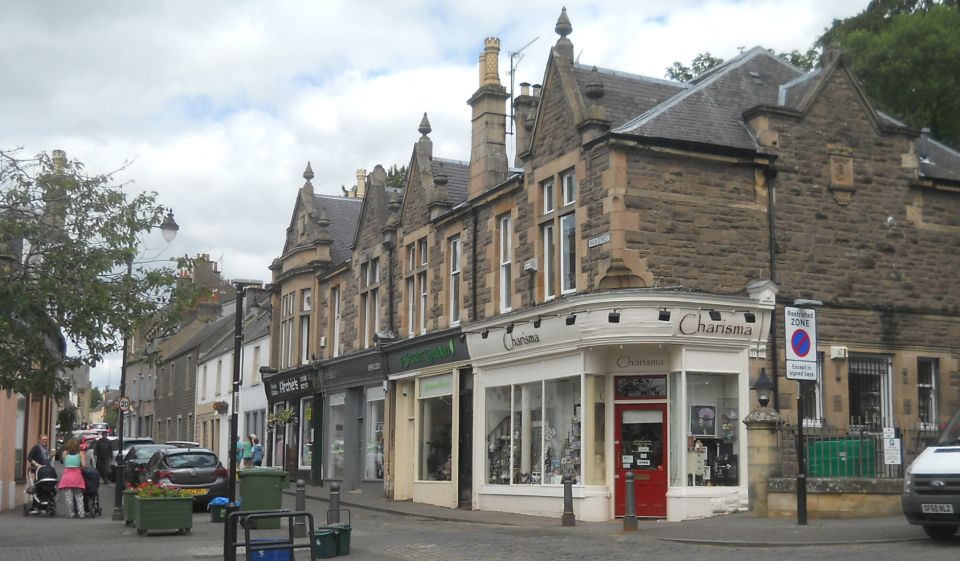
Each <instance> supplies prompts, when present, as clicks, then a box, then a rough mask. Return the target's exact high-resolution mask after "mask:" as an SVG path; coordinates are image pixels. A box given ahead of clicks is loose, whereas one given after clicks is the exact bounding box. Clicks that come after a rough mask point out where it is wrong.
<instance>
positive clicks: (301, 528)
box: [293, 479, 307, 538]
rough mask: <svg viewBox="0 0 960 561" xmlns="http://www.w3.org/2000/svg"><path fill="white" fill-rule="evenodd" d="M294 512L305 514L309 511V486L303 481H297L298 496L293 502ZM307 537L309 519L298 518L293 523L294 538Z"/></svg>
mask: <svg viewBox="0 0 960 561" xmlns="http://www.w3.org/2000/svg"><path fill="white" fill-rule="evenodd" d="M293 510H295V511H297V512H303V511H305V510H307V484H306V483H305V482H304V481H303V480H302V479H298V480H297V494H296V495H295V497H294V501H293ZM306 535H307V519H306V517H304V516H298V517H297V518H296V519H294V522H293V537H295V538H302V537H304V536H306Z"/></svg>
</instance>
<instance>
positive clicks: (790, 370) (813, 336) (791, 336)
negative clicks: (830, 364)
mask: <svg viewBox="0 0 960 561" xmlns="http://www.w3.org/2000/svg"><path fill="white" fill-rule="evenodd" d="M784 329H785V332H786V336H787V337H786V347H787V373H786V377H787V378H788V379H790V380H803V381H816V379H817V311H816V310H811V309H809V308H792V307H785V308H784Z"/></svg>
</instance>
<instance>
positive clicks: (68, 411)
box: [57, 402, 77, 434]
mask: <svg viewBox="0 0 960 561" xmlns="http://www.w3.org/2000/svg"><path fill="white" fill-rule="evenodd" d="M76 424H77V408H76V407H74V406H73V405H72V404H70V403H69V402H68V404H67V407H64V408H63V409H61V410H60V412H59V413H57V430H58V431H59V432H62V433H64V434H69V433H71V432H73V428H74V426H75V425H76Z"/></svg>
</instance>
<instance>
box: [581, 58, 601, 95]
mask: <svg viewBox="0 0 960 561" xmlns="http://www.w3.org/2000/svg"><path fill="white" fill-rule="evenodd" d="M585 89H586V90H587V97H589V98H590V99H592V100H594V101H596V100H598V99H600V98H601V97H603V80H601V79H600V72H598V71H597V67H596V66H594V67H593V70H591V71H590V81H589V82H587V85H586V88H585Z"/></svg>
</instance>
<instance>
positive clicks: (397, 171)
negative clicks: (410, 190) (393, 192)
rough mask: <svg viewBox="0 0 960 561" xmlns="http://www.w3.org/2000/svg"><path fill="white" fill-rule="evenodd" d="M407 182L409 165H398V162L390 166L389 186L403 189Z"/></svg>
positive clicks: (388, 174) (388, 172)
mask: <svg viewBox="0 0 960 561" xmlns="http://www.w3.org/2000/svg"><path fill="white" fill-rule="evenodd" d="M406 183H407V166H400V167H397V164H393V165H392V166H390V169H388V170H387V187H393V188H395V189H403V187H404V186H405V185H406Z"/></svg>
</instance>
